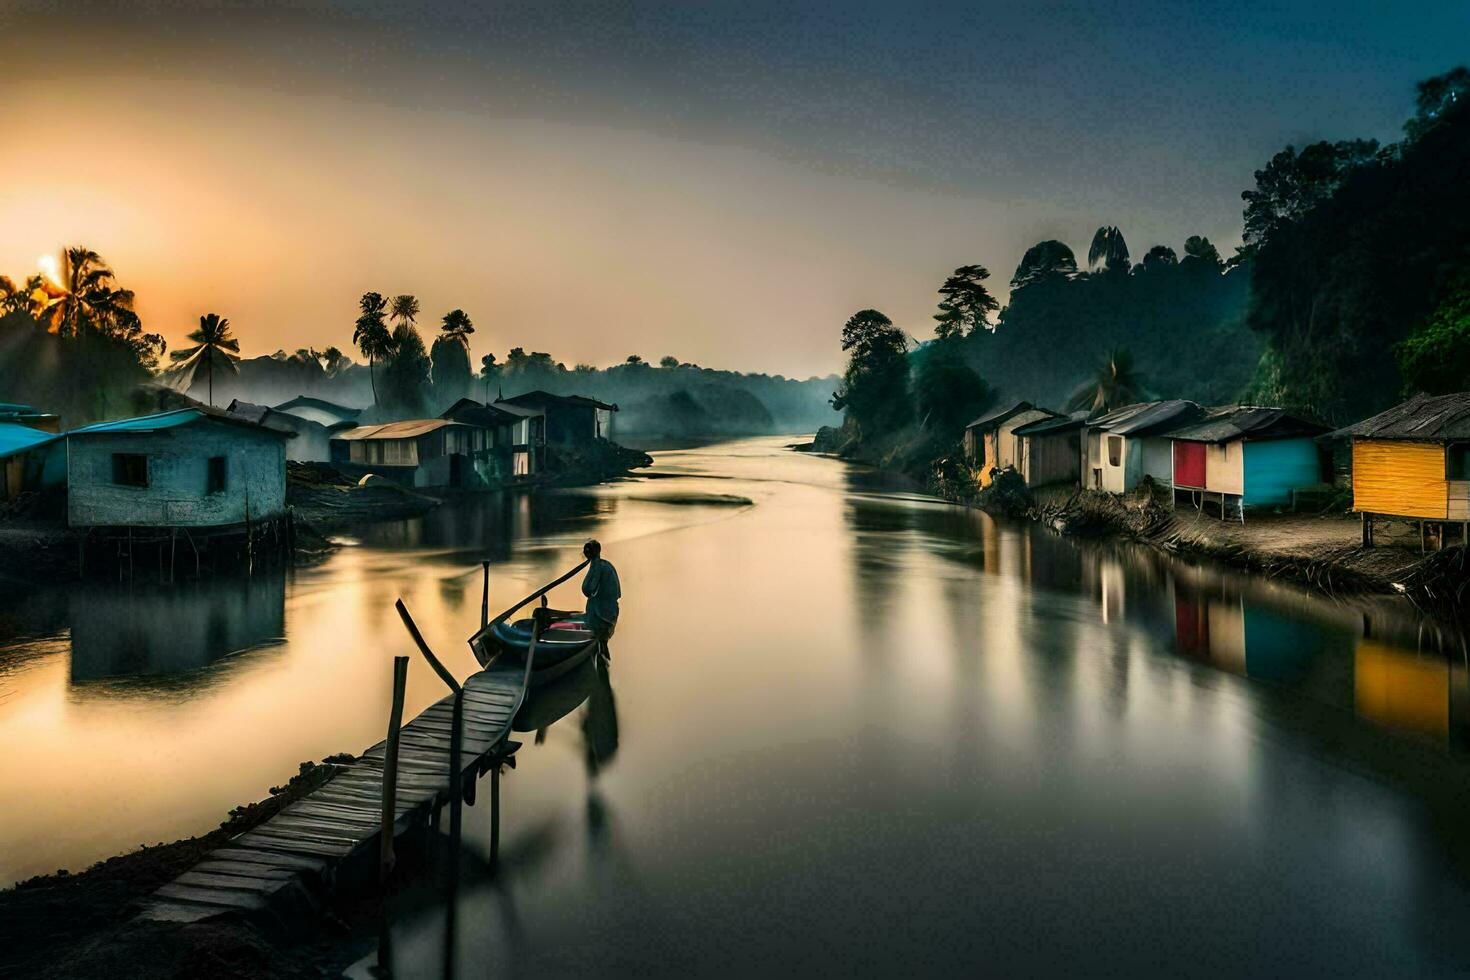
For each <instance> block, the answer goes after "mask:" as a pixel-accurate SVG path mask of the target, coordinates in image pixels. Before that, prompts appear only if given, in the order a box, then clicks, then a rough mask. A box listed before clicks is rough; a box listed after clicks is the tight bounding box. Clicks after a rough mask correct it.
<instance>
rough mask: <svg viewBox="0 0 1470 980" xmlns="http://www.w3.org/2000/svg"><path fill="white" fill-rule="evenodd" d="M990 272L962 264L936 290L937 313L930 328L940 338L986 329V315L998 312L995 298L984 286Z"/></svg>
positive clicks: (987, 322)
mask: <svg viewBox="0 0 1470 980" xmlns="http://www.w3.org/2000/svg"><path fill="white" fill-rule="evenodd" d="M989 278H990V270H988V269H986V268H985V267H984V266H983V265H962V266H960V267H959V268H958V269H956V270H954V273H953V274H952V275H951V276H950V277H949V278H948V279H946V280H944V284H943V285H942V286H940V287H939V295H940V297H941V299H940V303H939V312H938V313H936V314H934V319H935V320H937V321H938V324H937V325H936V326H935V328H934V332H935V334H937V335H938V336H939V337H940V339H948V338H950V337H959V336H970V335H972V334H974V333H975V332H976V331H978V330H980V329H981V328H985V329H989V327H990V314H992V313H994V312H995V311H996V310H998V309H1000V304H999V303H997V302H996V300H995V297H994V296H991V295H990V290H989V289H988V288H986V286H985V280H987V279H989Z"/></svg>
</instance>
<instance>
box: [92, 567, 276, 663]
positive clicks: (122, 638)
mask: <svg viewBox="0 0 1470 980" xmlns="http://www.w3.org/2000/svg"><path fill="white" fill-rule="evenodd" d="M67 602H68V618H69V621H70V623H71V681H72V683H73V684H86V683H88V682H91V681H97V680H101V679H104V678H109V679H110V678H119V677H150V678H162V677H167V676H170V675H177V674H185V673H188V672H190V671H196V670H199V669H200V668H202V667H207V666H209V665H210V664H212V663H214V662H216V661H218V660H220V659H221V658H223V657H228V656H229V655H231V654H234V653H239V652H241V651H244V650H249V649H252V648H254V647H259V646H262V645H265V644H273V643H278V642H280V641H281V640H282V639H284V637H285V625H286V622H285V621H286V574H285V571H284V570H282V569H275V570H272V571H268V572H261V573H257V574H256V575H254V576H251V577H249V578H244V577H241V578H238V579H205V580H201V581H198V582H191V583H187V584H175V585H168V586H143V585H135V586H133V587H131V588H117V589H109V588H83V589H77V590H75V591H73V592H72V593H71V594H70V596H69V597H68V600H67Z"/></svg>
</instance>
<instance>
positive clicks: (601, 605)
mask: <svg viewBox="0 0 1470 980" xmlns="http://www.w3.org/2000/svg"><path fill="white" fill-rule="evenodd" d="M582 557H584V558H586V559H587V577H586V578H584V579H582V594H583V595H584V596H586V597H587V626H588V628H589V629H591V630H592V632H594V633H596V634H597V638H598V639H599V640H601V641H602V652H603V655H604V656H607V657H609V658H610V657H611V656H612V654H611V652H610V651H609V650H608V648H607V641H608V640H610V639H612V635H613V630H614V629H615V628H616V627H617V625H618V600H619V599H621V598H622V597H623V587H622V585H621V584H620V583H619V582H618V570H617V569H616V568H614V567H613V564H612V562H610V561H608V560H607V559H605V558H603V557H602V545H601V544H599V543H598V542H597V541H596V540H595V539H594V540H591V541H588V542H587V543H586V544H584V545H582Z"/></svg>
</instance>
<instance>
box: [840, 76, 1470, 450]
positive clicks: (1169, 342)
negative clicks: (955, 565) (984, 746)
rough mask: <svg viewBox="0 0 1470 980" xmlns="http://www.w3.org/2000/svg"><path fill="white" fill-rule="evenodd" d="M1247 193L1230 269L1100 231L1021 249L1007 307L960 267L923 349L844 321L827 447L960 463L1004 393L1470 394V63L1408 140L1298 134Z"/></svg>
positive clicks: (1204, 244)
mask: <svg viewBox="0 0 1470 980" xmlns="http://www.w3.org/2000/svg"><path fill="white" fill-rule="evenodd" d="M1241 197H1242V199H1243V200H1244V202H1245V209H1244V214H1243V219H1244V231H1243V235H1242V239H1243V244H1242V246H1241V247H1240V248H1239V249H1237V250H1236V254H1235V255H1233V256H1231V257H1230V258H1229V260H1228V261H1226V260H1222V257H1221V256H1220V254H1219V253H1218V251H1217V249H1216V248H1215V246H1214V245H1212V244H1211V243H1210V242H1209V241H1208V240H1207V239H1205V238H1202V237H1199V236H1192V237H1190V238H1189V239H1188V240H1187V241H1186V242H1185V243H1184V247H1183V253H1184V254H1183V256H1182V257H1181V256H1179V255H1178V253H1176V252H1175V251H1174V250H1173V249H1172V248H1170V247H1169V246H1166V245H1154V246H1152V247H1151V248H1149V249H1148V251H1147V252H1146V253H1145V254H1144V255H1143V257H1142V259H1141V260H1139V261H1137V262H1134V261H1133V258H1132V256H1131V255H1130V251H1129V248H1128V245H1127V243H1126V242H1125V240H1124V236H1123V233H1122V231H1120V230H1119V229H1118V228H1117V227H1113V226H1104V227H1102V228H1099V229H1098V230H1097V233H1096V234H1095V235H1094V236H1093V239H1092V242H1091V245H1090V248H1089V249H1088V253H1087V260H1086V263H1085V264H1084V263H1080V262H1079V261H1078V259H1077V257H1076V255H1075V254H1074V253H1073V251H1072V249H1071V248H1070V247H1068V246H1067V245H1065V244H1064V243H1062V242H1058V241H1044V242H1040V243H1038V244H1037V245H1035V246H1033V247H1032V248H1030V249H1028V250H1027V252H1026V254H1025V255H1024V256H1023V257H1022V258H1021V261H1020V263H1019V264H1018V265H1017V267H1016V271H1015V274H1014V276H1013V277H1012V279H1011V295H1010V301H1009V304H1008V305H1007V306H1006V307H1005V308H1004V309H999V304H998V303H997V301H996V300H995V299H994V297H992V295H991V294H990V291H989V288H988V286H987V280H988V279H989V276H990V273H989V271H988V270H987V269H986V268H985V267H983V266H980V265H968V266H961V267H960V268H958V269H956V270H955V271H954V273H953V274H952V275H951V276H950V277H949V278H947V279H946V280H945V281H944V282H943V284H942V285H941V286H940V288H939V291H938V294H939V302H938V309H937V312H936V313H935V315H934V321H935V324H934V326H933V331H934V338H933V339H930V340H921V341H920V342H919V344H918V345H917V346H915V345H913V344H912V343H911V342H910V339H909V338H910V331H908V330H905V329H903V327H902V326H901V325H895V324H893V323H892V322H891V321H890V320H889V319H888V318H887V317H886V316H884V315H883V314H882V313H881V312H879V311H877V310H863V311H860V312H858V313H856V314H854V315H853V316H852V317H851V318H850V319H849V320H848V321H847V324H846V325H845V326H844V327H843V331H842V349H843V350H844V351H845V352H846V353H847V354H848V355H849V360H848V364H847V368H846V371H845V373H844V375H843V378H842V382H841V386H840V388H839V391H838V393H837V396H836V398H835V399H834V404H835V405H836V407H838V408H839V409H841V410H842V411H843V412H844V413H845V424H844V427H843V431H842V433H841V434H840V435H839V436H837V437H836V438H835V440H832V439H829V440H828V441H829V442H833V443H834V444H835V445H838V446H846V447H847V448H848V449H849V451H852V452H855V453H858V454H860V455H863V456H866V457H868V458H871V459H874V460H876V461H879V462H890V463H893V464H896V465H901V466H903V467H904V468H906V469H910V470H913V471H917V470H919V469H921V468H930V464H932V463H933V461H935V460H937V459H943V458H945V457H946V456H951V457H952V455H953V453H954V450H955V447H956V445H957V443H958V440H959V437H960V434H961V432H962V429H963V426H964V416H965V414H967V413H969V412H971V411H976V410H983V408H985V407H988V406H990V405H994V404H997V403H999V402H1005V401H1012V400H1020V399H1026V400H1031V401H1034V402H1038V403H1041V404H1044V405H1047V406H1049V407H1053V408H1058V409H1060V408H1064V407H1065V408H1070V409H1073V410H1100V409H1104V408H1108V407H1115V406H1117V405H1119V404H1122V403H1125V402H1129V401H1137V400H1140V399H1143V398H1148V397H1158V398H1189V399H1193V400H1195V401H1198V402H1201V403H1203V404H1207V405H1209V404H1221V403H1227V402H1234V401H1237V400H1246V401H1251V402H1254V403H1257V404H1270V405H1278V406H1282V407H1286V408H1290V409H1294V410H1296V411H1298V412H1301V413H1303V414H1306V415H1308V416H1314V417H1316V418H1319V419H1321V420H1322V421H1325V422H1329V423H1345V422H1349V421H1353V420H1356V419H1360V418H1363V417H1365V416H1368V415H1371V414H1373V413H1375V412H1378V411H1380V410H1382V409H1384V408H1386V407H1388V406H1389V405H1391V404H1394V403H1395V402H1397V401H1399V400H1400V399H1402V398H1403V397H1405V396H1407V395H1410V394H1413V393H1415V392H1419V391H1425V392H1430V393H1442V392H1447V391H1459V390H1466V389H1470V220H1467V219H1470V70H1467V69H1466V68H1463V67H1461V68H1456V69H1454V70H1453V71H1450V72H1447V73H1446V74H1444V75H1440V76H1437V77H1435V78H1431V79H1429V80H1427V81H1424V82H1421V83H1420V84H1419V85H1418V87H1417V98H1416V102H1415V112H1414V115H1413V117H1412V118H1410V119H1409V120H1408V121H1407V122H1406V123H1405V125H1404V137H1403V139H1401V140H1400V141H1399V142H1397V143H1393V144H1390V145H1387V146H1380V145H1379V144H1378V143H1377V142H1376V141H1373V140H1349V141H1341V142H1335V143H1331V142H1321V143H1315V144H1312V145H1311V146H1307V147H1305V148H1303V149H1301V150H1297V149H1295V148H1294V147H1290V146H1289V147H1287V148H1285V149H1284V150H1282V151H1281V152H1280V153H1278V154H1276V155H1275V156H1274V157H1272V159H1271V160H1270V161H1269V162H1268V163H1267V164H1266V165H1265V166H1264V167H1263V168H1262V169H1261V170H1258V171H1256V173H1255V187H1254V188H1252V189H1251V190H1248V191H1245V192H1244V193H1243V194H1242V195H1241ZM997 310H998V311H999V315H998V316H997V317H996V318H995V321H994V322H992V318H991V315H992V314H993V313H996V312H997ZM956 404H961V405H963V407H964V410H963V411H959V410H956V409H955V408H954V406H955V405H956ZM939 469H940V470H941V471H942V470H943V469H944V467H943V466H941V467H939ZM932 472H933V470H932V468H931V473H932Z"/></svg>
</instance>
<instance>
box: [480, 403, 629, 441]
mask: <svg viewBox="0 0 1470 980" xmlns="http://www.w3.org/2000/svg"><path fill="white" fill-rule="evenodd" d="M496 404H497V405H502V406H503V405H515V406H519V407H521V408H530V409H535V410H537V411H540V412H541V413H542V414H544V415H545V416H546V441H547V442H549V443H551V444H552V445H557V446H570V445H577V444H579V443H586V442H591V441H592V440H594V439H611V438H612V437H613V414H614V413H615V412H617V410H618V406H616V405H610V404H608V403H607V402H602V401H598V400H597V399H595V398H587V397H584V396H582V395H553V394H552V393H551V392H549V391H540V390H537V391H528V392H526V393H525V394H521V395H513V396H512V397H510V398H502V399H500V400H499V401H498V402H497V403H496Z"/></svg>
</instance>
